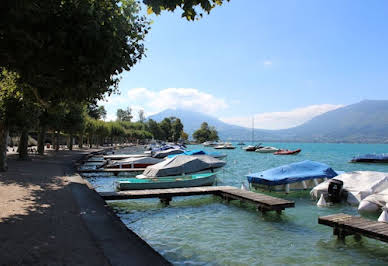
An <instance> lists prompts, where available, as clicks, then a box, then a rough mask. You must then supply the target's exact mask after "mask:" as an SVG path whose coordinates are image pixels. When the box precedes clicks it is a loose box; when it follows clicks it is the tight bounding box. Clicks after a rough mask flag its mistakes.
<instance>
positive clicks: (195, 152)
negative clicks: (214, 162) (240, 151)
mask: <svg viewBox="0 0 388 266" xmlns="http://www.w3.org/2000/svg"><path fill="white" fill-rule="evenodd" d="M181 154H182V155H209V156H211V157H214V158H217V159H223V158H225V157H226V154H222V153H218V152H207V151H204V150H191V151H184V152H183V153H181ZM175 156H177V155H176V154H172V155H168V156H167V157H168V158H173V157H175Z"/></svg>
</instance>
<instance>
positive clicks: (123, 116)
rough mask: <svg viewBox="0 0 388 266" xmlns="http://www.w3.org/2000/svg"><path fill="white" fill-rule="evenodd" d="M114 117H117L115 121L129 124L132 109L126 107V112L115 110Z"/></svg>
mask: <svg viewBox="0 0 388 266" xmlns="http://www.w3.org/2000/svg"><path fill="white" fill-rule="evenodd" d="M116 116H117V121H127V122H131V119H132V118H133V116H132V109H131V108H129V107H127V109H126V110H123V109H117V112H116Z"/></svg>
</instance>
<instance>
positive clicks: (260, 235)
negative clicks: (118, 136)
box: [91, 143, 388, 265]
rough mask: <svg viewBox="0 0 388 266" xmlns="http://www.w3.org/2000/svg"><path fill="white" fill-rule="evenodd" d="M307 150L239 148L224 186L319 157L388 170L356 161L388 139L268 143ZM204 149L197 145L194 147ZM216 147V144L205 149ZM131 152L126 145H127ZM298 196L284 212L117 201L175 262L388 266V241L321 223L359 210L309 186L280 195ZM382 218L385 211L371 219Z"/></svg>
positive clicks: (130, 222) (194, 202) (191, 200)
mask: <svg viewBox="0 0 388 266" xmlns="http://www.w3.org/2000/svg"><path fill="white" fill-rule="evenodd" d="M265 145H271V146H276V147H279V148H288V149H296V148H301V149H302V152H301V153H300V154H298V155H295V156H274V155H272V154H259V153H255V152H245V151H243V150H242V149H241V148H240V147H238V148H237V149H235V150H220V152H222V153H226V154H227V155H228V156H227V158H226V161H227V165H226V167H224V170H221V171H220V172H219V173H218V175H217V176H218V185H232V186H236V187H240V186H241V184H242V182H246V178H245V177H244V175H245V174H247V173H249V172H256V171H261V170H265V169H268V168H271V167H276V166H279V165H283V164H288V163H291V162H297V161H302V160H306V159H309V160H316V161H320V162H324V163H327V164H329V165H330V166H332V167H333V168H334V169H335V170H341V171H354V170H374V171H384V172H388V164H385V165H383V164H381V165H379V164H352V163H348V161H349V160H350V159H351V158H352V157H353V156H354V155H358V154H364V153H384V152H385V153H386V152H388V145H383V144H321V143H265ZM196 148H203V147H202V146H190V147H189V149H196ZM205 149H206V150H209V151H214V149H212V148H205ZM123 152H124V151H123ZM113 180H115V178H108V177H105V178H103V177H98V178H96V177H95V178H92V179H91V181H92V183H93V184H94V185H95V186H97V189H98V190H111V188H112V181H113ZM272 195H276V196H281V197H284V198H287V199H290V200H294V201H295V208H290V209H286V211H284V212H283V214H282V215H277V214H276V213H267V214H265V215H262V214H261V213H259V212H256V211H255V208H254V206H252V205H249V204H244V203H243V204H241V203H239V202H237V201H233V202H231V203H230V204H227V203H225V202H222V201H221V200H220V199H218V198H216V197H212V196H202V197H185V198H174V200H173V202H172V203H171V206H169V207H163V206H162V205H161V204H159V202H158V201H157V200H131V201H121V202H119V201H116V202H111V203H110V204H111V206H113V207H114V208H115V210H116V212H117V214H118V215H119V216H120V217H121V219H122V220H123V221H124V223H125V224H126V225H127V226H128V227H129V228H130V229H131V230H133V231H134V232H136V233H137V234H138V235H139V236H140V237H142V238H143V239H144V240H145V241H147V242H148V243H149V244H150V245H151V246H152V247H153V248H155V249H156V250H157V251H158V252H160V253H161V254H162V255H163V256H165V257H166V258H167V259H168V260H169V261H171V262H172V263H173V264H176V265H181V264H185V265H187V264H189V265H267V264H271V265H276V264H298V265H299V264H305V265H311V264H315V265H333V264H341V265H354V264H357V265H363V264H368V265H371V264H375V265H384V264H388V256H387V254H388V244H385V243H382V242H379V241H375V240H372V239H368V238H362V240H361V241H360V242H357V241H355V240H354V239H353V237H351V236H350V237H347V239H346V243H342V242H340V241H337V239H336V238H335V237H333V236H332V229H331V228H330V227H327V226H323V225H318V222H317V219H318V216H322V215H329V214H333V213H338V212H344V213H349V214H353V215H357V210H356V208H354V207H351V206H348V205H346V204H342V205H337V206H334V207H330V208H317V207H316V205H315V202H314V201H312V200H310V197H309V193H308V192H297V193H290V194H289V195H284V194H275V193H273V194H272ZM369 218H371V219H377V216H372V217H369Z"/></svg>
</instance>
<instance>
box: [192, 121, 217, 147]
mask: <svg viewBox="0 0 388 266" xmlns="http://www.w3.org/2000/svg"><path fill="white" fill-rule="evenodd" d="M193 138H194V139H195V140H196V141H197V142H200V143H202V142H205V141H217V140H219V137H218V132H217V130H216V129H215V128H214V127H209V125H208V123H206V122H203V123H202V124H201V127H200V128H199V129H198V130H196V131H195V132H194V133H193Z"/></svg>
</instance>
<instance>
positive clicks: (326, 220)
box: [318, 213, 388, 242]
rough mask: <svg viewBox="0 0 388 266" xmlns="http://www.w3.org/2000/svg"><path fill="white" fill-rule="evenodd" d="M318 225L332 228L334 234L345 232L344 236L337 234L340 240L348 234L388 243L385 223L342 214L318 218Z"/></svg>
mask: <svg viewBox="0 0 388 266" xmlns="http://www.w3.org/2000/svg"><path fill="white" fill-rule="evenodd" d="M318 223H319V224H323V225H328V226H331V227H333V228H334V232H340V231H341V230H342V231H346V234H341V233H339V234H338V236H339V237H340V238H345V236H346V235H349V234H359V235H363V236H366V237H369V238H374V239H378V240H381V241H384V242H388V224H387V223H382V222H377V221H372V220H368V219H365V218H362V217H356V216H352V215H348V214H344V213H339V214H333V215H328V216H323V217H319V218H318Z"/></svg>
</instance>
